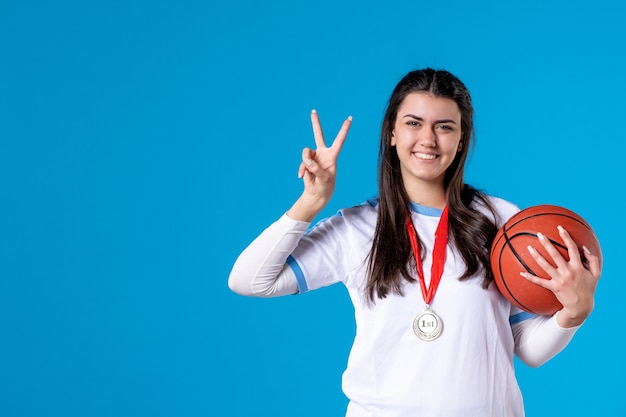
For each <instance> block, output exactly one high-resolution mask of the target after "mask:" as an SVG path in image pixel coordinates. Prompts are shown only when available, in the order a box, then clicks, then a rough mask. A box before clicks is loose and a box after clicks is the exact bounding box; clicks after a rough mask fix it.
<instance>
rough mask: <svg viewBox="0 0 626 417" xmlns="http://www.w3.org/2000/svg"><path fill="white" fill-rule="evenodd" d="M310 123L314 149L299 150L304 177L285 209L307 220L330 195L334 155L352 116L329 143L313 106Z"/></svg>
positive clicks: (337, 154) (322, 205) (319, 208)
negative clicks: (300, 188)
mask: <svg viewBox="0 0 626 417" xmlns="http://www.w3.org/2000/svg"><path fill="white" fill-rule="evenodd" d="M311 123H312V125H313V136H314V137H315V145H316V149H315V150H313V149H311V148H304V149H303V150H302V163H300V167H299V169H298V177H299V178H302V179H303V181H304V191H303V193H302V195H301V196H300V198H299V199H298V201H296V203H295V204H294V205H293V206H292V207H291V209H290V210H289V211H288V212H287V215H288V216H289V217H291V218H293V219H296V220H301V221H309V222H310V221H312V220H313V218H314V217H315V216H316V215H317V214H318V213H319V212H320V211H321V210H322V209H323V208H324V206H326V204H327V203H328V202H329V201H330V198H331V197H332V195H333V192H334V190H335V179H336V176H337V157H338V156H339V151H341V148H342V146H343V143H344V141H345V140H346V136H347V135H348V130H349V129H350V124H351V123H352V116H350V117H348V118H347V119H346V120H345V121H344V122H343V125H342V126H341V129H340V130H339V133H337V136H336V137H335V140H334V141H333V143H332V145H331V146H330V147H327V146H326V142H325V140H324V134H323V133H322V126H321V124H320V119H319V116H318V114H317V112H316V111H315V110H313V111H312V112H311Z"/></svg>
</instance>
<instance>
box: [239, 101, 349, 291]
mask: <svg viewBox="0 0 626 417" xmlns="http://www.w3.org/2000/svg"><path fill="white" fill-rule="evenodd" d="M351 122H352V118H351V117H348V119H346V120H345V121H344V122H343V125H342V127H341V130H340V131H339V133H338V134H337V137H336V138H335V140H334V141H333V144H332V145H331V146H330V147H326V144H325V142H324V136H323V133H322V127H321V125H320V121H319V117H318V115H317V112H316V111H315V110H313V111H312V112H311V123H312V125H313V134H314V137H315V144H316V146H317V148H316V149H315V150H312V149H309V148H305V149H304V150H303V151H302V163H301V164H300V168H299V169H298V177H299V178H302V179H303V182H304V191H303V193H302V195H301V196H300V197H299V198H298V200H296V202H295V203H294V204H293V206H292V207H291V208H290V209H289V211H288V212H287V214H286V215H284V216H282V217H281V218H280V219H279V220H278V221H277V222H275V223H274V224H272V225H271V226H270V227H269V228H267V229H266V230H265V231H264V232H263V233H262V234H261V235H260V236H259V237H257V238H256V239H255V240H254V241H253V242H252V243H251V244H250V246H248V247H247V248H246V249H245V250H244V251H243V252H242V253H241V255H239V257H238V258H237V260H236V262H235V264H234V266H233V269H232V271H231V274H230V276H229V278H228V285H229V287H230V289H231V290H233V291H234V292H236V293H238V294H241V295H252V296H259V297H272V296H277V295H286V294H295V293H296V292H297V291H298V286H297V281H296V279H295V275H294V273H293V271H292V270H291V268H290V267H289V266H287V265H286V260H287V258H288V257H289V255H290V254H291V253H292V252H293V251H294V249H295V248H296V247H297V245H298V242H299V241H300V239H301V238H302V236H303V235H304V233H305V231H306V229H307V227H308V226H309V224H310V222H311V221H312V220H313V219H314V218H315V217H316V216H317V215H318V214H319V213H320V211H321V210H322V209H323V208H324V207H325V206H326V204H327V203H328V201H330V198H331V197H332V194H333V192H334V189H335V178H336V165H337V156H338V155H339V151H340V150H341V147H342V146H343V143H344V141H345V139H346V136H347V134H348V130H349V129H350V124H351Z"/></svg>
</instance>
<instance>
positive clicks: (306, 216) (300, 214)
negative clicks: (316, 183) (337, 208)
mask: <svg viewBox="0 0 626 417" xmlns="http://www.w3.org/2000/svg"><path fill="white" fill-rule="evenodd" d="M327 203H328V201H327V200H325V199H322V198H319V197H315V196H309V195H307V194H303V195H301V196H300V198H298V200H296V202H295V203H294V204H293V206H291V208H290V209H289V210H288V211H287V216H289V217H290V218H292V219H294V220H299V221H303V222H309V223H310V222H312V221H313V219H315V217H316V216H317V215H318V214H319V213H320V212H321V211H322V209H323V208H324V207H326V204H327Z"/></svg>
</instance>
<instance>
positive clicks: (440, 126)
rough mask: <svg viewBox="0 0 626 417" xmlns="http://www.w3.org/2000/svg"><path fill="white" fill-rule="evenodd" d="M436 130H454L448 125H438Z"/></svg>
mask: <svg viewBox="0 0 626 417" xmlns="http://www.w3.org/2000/svg"><path fill="white" fill-rule="evenodd" d="M438 128H439V129H441V130H454V128H453V127H452V126H450V125H439V126H438Z"/></svg>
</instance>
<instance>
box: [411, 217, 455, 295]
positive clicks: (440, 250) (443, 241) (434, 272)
mask: <svg viewBox="0 0 626 417" xmlns="http://www.w3.org/2000/svg"><path fill="white" fill-rule="evenodd" d="M406 227H407V231H408V232H409V240H410V241H411V248H412V249H413V255H415V263H416V264H417V276H418V278H419V279H418V280H419V283H420V288H421V289H422V297H423V298H424V302H425V303H426V306H430V303H431V302H432V301H433V298H434V297H435V292H437V287H438V286H439V281H441V276H442V275H443V267H444V265H445V263H446V253H447V249H446V248H447V246H448V206H447V205H446V206H445V207H444V208H443V212H442V213H441V218H440V219H439V224H438V225H437V230H436V231H435V245H434V247H433V263H432V265H431V268H430V285H429V287H428V289H426V280H425V279H424V268H423V267H422V257H421V256H420V248H419V242H418V240H417V232H416V231H415V226H413V220H412V219H411V214H410V213H407V221H406Z"/></svg>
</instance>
